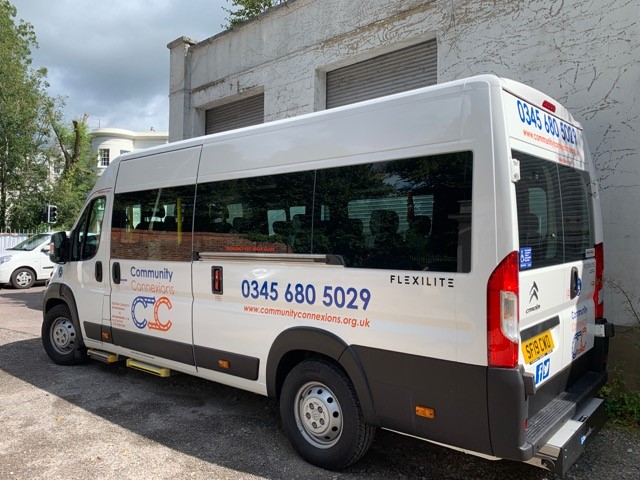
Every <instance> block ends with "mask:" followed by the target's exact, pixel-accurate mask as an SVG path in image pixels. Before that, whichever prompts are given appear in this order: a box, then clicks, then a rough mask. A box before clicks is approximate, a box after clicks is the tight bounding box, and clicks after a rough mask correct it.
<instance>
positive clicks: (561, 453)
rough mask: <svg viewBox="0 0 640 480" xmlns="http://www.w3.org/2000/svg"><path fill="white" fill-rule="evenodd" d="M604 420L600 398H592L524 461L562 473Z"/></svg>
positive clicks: (603, 408)
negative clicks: (531, 456) (534, 453)
mask: <svg viewBox="0 0 640 480" xmlns="http://www.w3.org/2000/svg"><path fill="white" fill-rule="evenodd" d="M606 420H607V413H606V409H605V403H604V400H602V399H599V398H592V399H591V400H589V401H588V402H586V403H585V405H583V406H582V408H580V410H579V411H578V412H577V413H576V414H575V415H574V416H573V417H572V418H571V419H570V420H569V421H568V422H567V423H565V424H564V425H563V426H562V428H560V430H558V431H557V432H556V433H555V434H554V435H553V437H551V438H550V439H549V440H548V441H547V443H546V444H545V445H543V446H542V447H541V448H540V449H539V450H538V453H537V454H536V455H535V457H534V458H532V459H531V460H529V461H528V462H527V463H530V464H533V465H536V466H539V467H542V468H546V469H547V470H551V471H552V472H554V473H558V474H560V475H564V474H565V473H567V470H569V467H571V465H573V463H574V462H575V461H576V460H577V458H578V457H579V456H580V454H582V452H583V451H584V449H585V447H586V445H587V444H588V443H589V442H590V441H591V439H592V438H594V437H595V433H597V432H598V431H599V430H600V429H601V428H602V426H603V425H604V423H605V422H606Z"/></svg>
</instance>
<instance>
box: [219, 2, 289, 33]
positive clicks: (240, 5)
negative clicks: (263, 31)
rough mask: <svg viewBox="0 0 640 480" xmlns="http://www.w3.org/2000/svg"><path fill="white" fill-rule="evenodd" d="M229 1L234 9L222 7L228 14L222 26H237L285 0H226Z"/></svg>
mask: <svg viewBox="0 0 640 480" xmlns="http://www.w3.org/2000/svg"><path fill="white" fill-rule="evenodd" d="M227 1H228V2H231V4H232V5H233V7H236V10H232V9H229V8H224V7H223V8H224V10H225V12H227V13H228V14H229V17H228V18H227V21H228V22H229V23H228V24H227V25H223V26H222V27H223V28H233V27H237V26H238V25H240V24H241V23H244V22H246V21H247V20H251V19H252V18H255V17H257V16H258V15H260V14H262V13H264V12H266V11H267V10H269V9H270V8H272V7H275V6H276V5H279V4H281V3H284V1H285V0H227Z"/></svg>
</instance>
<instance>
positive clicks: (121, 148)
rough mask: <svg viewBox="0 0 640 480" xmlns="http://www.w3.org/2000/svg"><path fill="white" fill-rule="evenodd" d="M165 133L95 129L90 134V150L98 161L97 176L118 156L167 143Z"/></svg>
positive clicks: (166, 134) (167, 136)
mask: <svg viewBox="0 0 640 480" xmlns="http://www.w3.org/2000/svg"><path fill="white" fill-rule="evenodd" d="M168 138H169V135H168V133H167V132H155V131H153V130H152V131H149V132H132V131H131V130H124V129H121V128H97V129H96V130H93V131H92V132H91V149H92V150H93V152H94V153H95V154H96V156H97V159H98V175H102V172H103V171H104V170H105V168H107V167H108V166H109V163H110V162H111V161H112V160H113V159H114V158H116V157H117V156H118V155H122V154H123V153H127V152H131V151H133V150H140V149H141V148H148V147H153V146H155V145H162V144H163V143H167V140H168Z"/></svg>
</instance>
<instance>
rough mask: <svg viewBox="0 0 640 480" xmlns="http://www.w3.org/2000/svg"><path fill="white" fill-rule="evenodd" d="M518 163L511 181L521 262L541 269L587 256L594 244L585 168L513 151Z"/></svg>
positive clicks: (528, 267)
mask: <svg viewBox="0 0 640 480" xmlns="http://www.w3.org/2000/svg"><path fill="white" fill-rule="evenodd" d="M512 155H513V157H514V158H516V159H518V160H519V161H520V176H521V179H520V181H519V182H517V183H516V202H517V207H518V237H519V240H520V252H521V254H522V255H521V256H522V257H523V258H526V259H527V260H526V261H521V262H520V268H521V269H531V268H541V267H546V266H550V265H558V264H561V263H568V262H574V261H577V260H582V259H584V258H586V254H587V251H588V250H589V249H592V248H593V245H594V240H593V228H592V226H591V225H592V224H591V218H592V215H591V202H590V201H589V194H588V185H589V181H590V180H589V174H588V172H584V171H580V170H577V169H575V168H571V167H569V166H566V165H561V164H559V163H555V162H551V161H547V160H543V159H541V158H537V157H534V156H532V155H528V154H526V153H523V152H517V151H514V152H513V154H512Z"/></svg>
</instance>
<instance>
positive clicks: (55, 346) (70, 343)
mask: <svg viewBox="0 0 640 480" xmlns="http://www.w3.org/2000/svg"><path fill="white" fill-rule="evenodd" d="M42 344H43V345H44V349H45V351H46V352H47V355H49V358H51V360H53V361H54V362H55V363H57V364H58V365H75V364H77V363H82V362H84V361H86V359H87V354H86V348H85V347H84V345H83V342H82V337H81V335H80V332H78V331H76V328H75V326H74V325H73V322H72V321H71V313H70V312H69V309H68V308H67V306H66V305H56V306H55V307H53V308H52V309H51V310H49V311H48V312H47V313H46V315H45V316H44V320H43V322H42Z"/></svg>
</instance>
